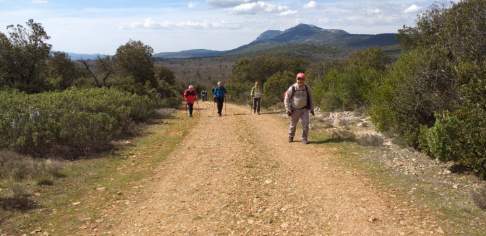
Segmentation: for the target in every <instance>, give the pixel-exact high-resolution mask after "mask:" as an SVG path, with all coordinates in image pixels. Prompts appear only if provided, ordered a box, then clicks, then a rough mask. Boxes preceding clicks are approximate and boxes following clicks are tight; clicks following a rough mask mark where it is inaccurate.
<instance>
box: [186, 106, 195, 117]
mask: <svg viewBox="0 0 486 236" xmlns="http://www.w3.org/2000/svg"><path fill="white" fill-rule="evenodd" d="M187 106H188V107H189V116H192V111H193V110H194V104H187Z"/></svg>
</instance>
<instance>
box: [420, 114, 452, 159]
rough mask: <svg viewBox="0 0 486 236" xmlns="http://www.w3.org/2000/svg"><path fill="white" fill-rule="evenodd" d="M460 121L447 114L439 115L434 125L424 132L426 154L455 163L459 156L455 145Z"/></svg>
mask: <svg viewBox="0 0 486 236" xmlns="http://www.w3.org/2000/svg"><path fill="white" fill-rule="evenodd" d="M460 125H461V124H460V121H459V120H458V119H457V118H456V117H454V116H451V115H450V114H449V113H444V114H442V115H440V116H439V117H438V119H437V121H436V122H435V125H434V126H433V127H431V128H430V129H428V130H427V131H426V132H425V141H426V145H427V150H426V151H427V152H428V153H429V154H430V155H431V156H432V157H434V158H437V159H439V160H441V161H457V160H458V159H459V158H460V156H459V155H458V153H456V152H457V151H458V149H457V147H455V145H456V144H457V142H458V141H459V140H458V138H459V137H457V135H458V131H459V126H460Z"/></svg>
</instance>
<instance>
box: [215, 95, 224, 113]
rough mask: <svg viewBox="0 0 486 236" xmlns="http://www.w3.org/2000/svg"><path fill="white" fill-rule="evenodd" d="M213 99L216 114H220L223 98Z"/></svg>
mask: <svg viewBox="0 0 486 236" xmlns="http://www.w3.org/2000/svg"><path fill="white" fill-rule="evenodd" d="M214 101H215V102H216V104H217V106H218V114H219V115H221V114H222V112H223V104H224V98H214Z"/></svg>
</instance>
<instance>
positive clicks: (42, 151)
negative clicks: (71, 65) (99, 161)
mask: <svg viewBox="0 0 486 236" xmlns="http://www.w3.org/2000/svg"><path fill="white" fill-rule="evenodd" d="M156 107H157V103H156V102H154V101H153V100H152V99H149V98H148V97H146V96H139V95H134V94H131V93H127V92H122V91H119V90H116V89H71V90H66V91H63V92H49V93H41V94H32V95H28V94H24V93H18V92H6V91H4V92H0V111H1V112H0V149H8V150H12V151H16V152H19V153H23V154H29V155H32V156H40V157H43V156H46V155H49V154H61V155H62V156H65V157H68V158H75V157H78V156H80V155H85V154H88V153H90V152H93V151H99V150H103V149H105V148H107V147H108V146H109V143H110V141H111V140H113V139H114V138H117V137H120V136H121V135H124V134H127V133H129V132H130V128H131V127H132V126H133V123H134V122H142V121H145V120H147V119H148V118H149V117H150V116H151V115H152V114H153V111H154V109H155V108H156Z"/></svg>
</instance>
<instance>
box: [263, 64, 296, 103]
mask: <svg viewBox="0 0 486 236" xmlns="http://www.w3.org/2000/svg"><path fill="white" fill-rule="evenodd" d="M294 83H295V75H294V74H293V73H292V72H289V71H284V72H278V73H275V74H274V75H272V76H271V77H270V78H269V79H268V80H267V82H266V83H265V84H264V86H263V93H264V94H265V97H264V99H263V105H264V106H266V107H268V106H271V105H274V104H277V103H282V102H283V99H284V93H285V91H287V89H288V88H289V87H290V86H291V85H292V84H294Z"/></svg>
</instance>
